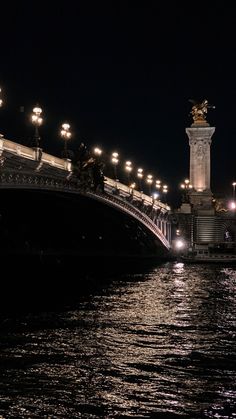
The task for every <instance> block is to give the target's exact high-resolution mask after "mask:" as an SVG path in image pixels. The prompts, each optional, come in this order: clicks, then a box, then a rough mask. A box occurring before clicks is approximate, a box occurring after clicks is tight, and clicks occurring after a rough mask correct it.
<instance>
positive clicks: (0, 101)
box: [0, 87, 3, 108]
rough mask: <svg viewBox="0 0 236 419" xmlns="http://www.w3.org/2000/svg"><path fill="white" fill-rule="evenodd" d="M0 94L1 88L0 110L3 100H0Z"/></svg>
mask: <svg viewBox="0 0 236 419" xmlns="http://www.w3.org/2000/svg"><path fill="white" fill-rule="evenodd" d="M1 93H2V89H1V87H0V108H1V107H2V105H3V100H2V98H1Z"/></svg>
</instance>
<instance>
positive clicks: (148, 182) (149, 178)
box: [146, 175, 153, 195]
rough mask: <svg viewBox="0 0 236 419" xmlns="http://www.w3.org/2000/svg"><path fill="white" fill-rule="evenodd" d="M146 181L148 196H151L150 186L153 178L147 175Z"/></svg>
mask: <svg viewBox="0 0 236 419" xmlns="http://www.w3.org/2000/svg"><path fill="white" fill-rule="evenodd" d="M146 180H147V184H148V186H149V194H150V195H151V194H152V191H151V185H152V182H153V176H152V175H147V179H146Z"/></svg>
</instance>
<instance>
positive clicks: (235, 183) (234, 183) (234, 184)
mask: <svg viewBox="0 0 236 419" xmlns="http://www.w3.org/2000/svg"><path fill="white" fill-rule="evenodd" d="M232 186H233V199H235V186H236V182H233V183H232Z"/></svg>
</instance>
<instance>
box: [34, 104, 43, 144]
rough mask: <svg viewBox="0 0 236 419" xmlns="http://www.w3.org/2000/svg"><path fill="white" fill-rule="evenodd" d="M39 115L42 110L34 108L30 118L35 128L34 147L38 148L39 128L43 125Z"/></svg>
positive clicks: (37, 107)
mask: <svg viewBox="0 0 236 419" xmlns="http://www.w3.org/2000/svg"><path fill="white" fill-rule="evenodd" d="M41 113H42V109H41V108H40V107H39V106H36V107H35V108H34V109H33V114H32V116H31V120H32V123H33V125H34V126H35V131H34V139H35V146H36V147H39V143H40V136H39V127H40V125H42V123H43V118H42V117H41V116H40V115H41Z"/></svg>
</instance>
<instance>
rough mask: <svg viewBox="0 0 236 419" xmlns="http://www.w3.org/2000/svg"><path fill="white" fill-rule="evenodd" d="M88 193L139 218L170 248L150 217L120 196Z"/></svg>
mask: <svg viewBox="0 0 236 419" xmlns="http://www.w3.org/2000/svg"><path fill="white" fill-rule="evenodd" d="M87 194H88V195H91V196H92V197H93V198H97V200H99V201H103V202H104V201H106V203H107V204H110V205H111V206H112V207H117V208H119V209H120V210H122V211H124V212H125V213H129V214H130V215H132V217H134V218H136V219H137V220H139V221H140V222H141V223H142V224H143V225H145V226H146V227H147V228H148V229H149V230H151V231H152V232H153V233H154V234H155V236H157V237H158V238H159V240H160V241H161V242H162V243H163V245H164V246H165V247H166V248H167V249H170V247H171V246H170V243H169V241H168V240H167V239H166V237H165V236H164V234H163V233H162V231H161V230H160V229H159V227H158V226H157V225H156V224H155V223H154V221H152V220H151V218H150V217H149V216H148V215H146V214H144V213H143V212H142V211H140V210H139V209H138V208H136V207H135V206H134V205H132V204H131V203H128V202H126V201H124V200H122V199H121V198H119V197H117V196H113V195H108V194H106V195H104V194H100V193H97V192H87Z"/></svg>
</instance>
